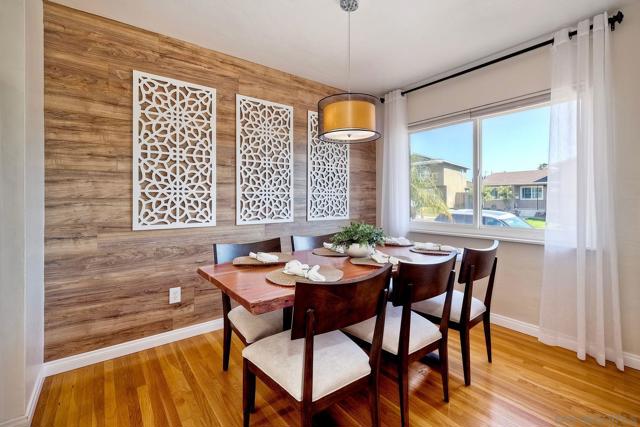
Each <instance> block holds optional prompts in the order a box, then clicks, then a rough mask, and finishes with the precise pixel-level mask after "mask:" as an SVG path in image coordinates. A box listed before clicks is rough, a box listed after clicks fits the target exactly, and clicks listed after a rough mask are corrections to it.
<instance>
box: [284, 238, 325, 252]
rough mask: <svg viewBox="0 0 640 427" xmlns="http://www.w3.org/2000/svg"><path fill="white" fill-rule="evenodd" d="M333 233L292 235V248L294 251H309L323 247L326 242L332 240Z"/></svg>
mask: <svg viewBox="0 0 640 427" xmlns="http://www.w3.org/2000/svg"><path fill="white" fill-rule="evenodd" d="M332 237H333V234H325V235H323V236H291V249H292V250H293V251H309V250H311V249H315V248H321V247H322V244H323V243H324V242H327V243H329V242H331V238H332Z"/></svg>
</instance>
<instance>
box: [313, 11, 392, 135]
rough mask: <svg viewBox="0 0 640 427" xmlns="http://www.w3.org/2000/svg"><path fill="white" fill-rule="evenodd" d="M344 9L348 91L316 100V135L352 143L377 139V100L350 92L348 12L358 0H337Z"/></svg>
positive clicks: (349, 29)
mask: <svg viewBox="0 0 640 427" xmlns="http://www.w3.org/2000/svg"><path fill="white" fill-rule="evenodd" d="M340 7H341V8H342V10H344V11H345V12H347V14H348V18H347V22H348V23H347V32H348V37H347V75H348V80H347V92H346V93H337V94H334V95H330V96H327V97H326V98H322V99H321V100H320V101H319V102H318V125H319V126H318V137H319V138H320V140H321V141H324V142H333V143H336V144H354V143H358V142H369V141H375V140H376V139H378V138H380V132H378V131H377V130H376V106H377V105H378V104H379V102H380V100H379V99H378V98H377V97H375V96H373V95H367V94H366V93H351V12H354V11H355V10H357V9H358V0H340Z"/></svg>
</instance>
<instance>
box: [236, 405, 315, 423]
mask: <svg viewBox="0 0 640 427" xmlns="http://www.w3.org/2000/svg"><path fill="white" fill-rule="evenodd" d="M312 420H313V415H312V413H311V405H305V404H303V405H302V407H301V408H300V427H311V424H312ZM245 427H246V426H245Z"/></svg>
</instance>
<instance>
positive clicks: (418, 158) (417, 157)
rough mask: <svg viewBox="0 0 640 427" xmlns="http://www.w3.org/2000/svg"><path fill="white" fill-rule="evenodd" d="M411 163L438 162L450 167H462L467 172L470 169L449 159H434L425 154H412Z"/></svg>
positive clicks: (432, 163) (428, 163)
mask: <svg viewBox="0 0 640 427" xmlns="http://www.w3.org/2000/svg"><path fill="white" fill-rule="evenodd" d="M411 164H413V165H427V166H428V165H436V164H442V165H444V166H446V167H449V168H450V169H460V170H462V171H463V172H466V171H467V170H469V168H468V167H466V166H462V165H459V164H456V163H452V162H449V161H447V160H444V159H434V158H431V157H427V156H423V155H422V154H412V155H411Z"/></svg>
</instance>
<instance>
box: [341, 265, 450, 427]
mask: <svg viewBox="0 0 640 427" xmlns="http://www.w3.org/2000/svg"><path fill="white" fill-rule="evenodd" d="M456 255H457V254H455V253H452V254H451V255H449V256H447V257H446V258H445V257H443V258H442V260H441V261H439V262H435V263H432V264H409V263H403V262H402V261H400V262H399V264H398V274H397V276H396V277H394V279H393V293H392V296H391V300H392V302H390V303H388V304H387V307H386V314H385V324H384V335H383V341H382V349H383V350H384V351H385V352H386V353H388V355H389V356H390V357H392V358H394V359H395V361H396V362H397V368H398V388H399V393H400V417H401V421H402V425H403V426H405V425H409V383H408V380H409V378H408V376H409V363H411V362H413V361H416V360H419V359H421V358H422V357H424V356H425V355H427V354H428V353H431V352H433V351H435V350H438V352H439V356H440V357H439V359H440V373H441V375H442V390H443V394H444V400H445V402H448V401H449V375H448V374H449V364H448V355H447V331H448V327H447V320H446V319H447V318H448V317H444V318H443V320H442V321H441V322H439V323H440V324H439V326H436V325H435V324H433V323H432V322H431V321H429V320H427V319H425V318H424V317H421V316H419V315H418V314H416V313H414V312H413V311H411V303H412V302H414V301H420V300H423V299H426V298H431V297H432V296H434V295H440V294H442V293H443V292H444V293H445V295H446V296H447V298H446V300H447V301H448V302H449V304H445V307H444V311H445V313H447V312H448V311H449V308H450V307H451V304H450V302H451V294H452V292H453V284H454V279H455V272H454V271H453V269H454V268H455V263H456ZM373 326H374V324H373V319H368V320H365V321H364V322H360V323H358V324H355V325H352V326H349V327H347V328H344V329H343V331H344V332H346V333H347V334H349V335H351V336H353V337H355V338H356V339H357V340H358V341H364V342H365V343H372V342H373V338H374V337H373Z"/></svg>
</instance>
